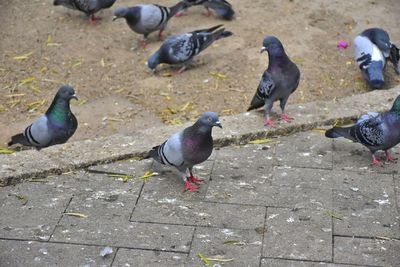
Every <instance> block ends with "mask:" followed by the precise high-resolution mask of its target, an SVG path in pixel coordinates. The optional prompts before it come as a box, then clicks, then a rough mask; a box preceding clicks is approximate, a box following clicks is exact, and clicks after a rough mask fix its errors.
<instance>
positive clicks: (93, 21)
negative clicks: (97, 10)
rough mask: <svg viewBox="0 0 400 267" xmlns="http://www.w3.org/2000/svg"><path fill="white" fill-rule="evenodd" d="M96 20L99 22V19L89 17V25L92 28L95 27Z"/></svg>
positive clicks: (92, 16) (93, 16)
mask: <svg viewBox="0 0 400 267" xmlns="http://www.w3.org/2000/svg"><path fill="white" fill-rule="evenodd" d="M98 20H101V18H98V17H95V15H94V14H93V15H91V16H90V19H89V23H90V24H91V25H93V26H96V25H97V21H98Z"/></svg>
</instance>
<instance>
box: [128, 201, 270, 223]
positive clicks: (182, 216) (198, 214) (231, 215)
mask: <svg viewBox="0 0 400 267" xmlns="http://www.w3.org/2000/svg"><path fill="white" fill-rule="evenodd" d="M144 198H145V196H144V197H143V199H141V200H140V201H139V203H138V205H137V207H136V208H135V211H134V212H133V214H132V219H131V220H132V221H138V222H159V223H166V224H179V225H196V226H210V227H224V228H234V229H235V228H236V229H254V228H257V227H261V226H263V225H264V217H265V212H266V208H265V207H259V206H245V205H233V204H220V203H209V202H200V201H180V200H176V199H168V198H165V199H159V200H144Z"/></svg>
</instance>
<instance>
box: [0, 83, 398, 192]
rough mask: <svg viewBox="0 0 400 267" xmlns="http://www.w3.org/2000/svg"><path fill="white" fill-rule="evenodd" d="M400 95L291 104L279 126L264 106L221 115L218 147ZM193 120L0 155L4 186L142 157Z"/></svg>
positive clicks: (347, 115) (324, 121)
mask: <svg viewBox="0 0 400 267" xmlns="http://www.w3.org/2000/svg"><path fill="white" fill-rule="evenodd" d="M399 94H400V86H397V87H395V88H393V89H390V90H384V91H379V90H375V91H371V92H368V93H365V94H361V95H355V96H350V97H345V98H342V99H338V100H337V101H316V102H309V103H304V104H295V105H290V104H289V105H288V108H287V113H288V114H290V116H292V117H294V118H295V120H294V121H293V122H292V123H290V124H288V123H279V124H278V126H277V127H274V128H267V127H265V126H264V124H263V120H264V119H263V112H262V111H257V112H250V113H243V114H238V115H234V116H227V117H221V122H222V125H223V127H224V129H222V130H220V129H214V131H213V137H214V140H215V143H216V145H217V146H227V145H229V144H245V143H247V142H248V141H250V140H254V139H261V138H266V137H272V136H278V135H288V134H292V133H295V132H299V131H305V130H310V129H313V128H315V127H318V126H323V125H329V124H332V123H333V122H334V121H336V120H350V119H354V118H357V117H359V116H360V115H361V114H363V113H366V112H368V111H379V112H380V111H384V110H387V109H389V108H390V107H391V106H392V104H393V101H394V99H395V98H396V97H397V96H398V95H399ZM190 124H191V123H186V124H184V125H177V126H165V127H161V128H149V129H145V130H139V131H137V132H134V133H132V135H130V136H124V135H119V134H117V135H112V136H109V137H105V138H98V139H94V140H83V141H76V142H70V143H67V144H64V145H58V146H53V147H49V148H46V149H43V150H41V151H36V150H26V151H21V152H18V153H14V154H10V155H0V186H7V185H12V184H16V183H18V182H21V181H23V180H25V179H28V178H36V177H42V176H46V175H49V174H54V173H62V172H67V171H71V170H74V169H79V168H85V167H88V166H91V165H97V164H101V163H107V162H112V161H117V160H122V159H127V158H131V157H134V156H139V157H140V156H143V155H144V154H145V153H146V152H147V151H148V150H149V149H150V148H151V147H153V146H155V145H158V144H160V143H161V142H163V141H164V140H165V139H166V138H168V137H169V136H170V135H171V134H172V133H175V132H176V131H179V130H181V129H183V128H185V127H187V126H188V125H190Z"/></svg>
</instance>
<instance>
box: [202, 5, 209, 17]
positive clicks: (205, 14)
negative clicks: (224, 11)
mask: <svg viewBox="0 0 400 267" xmlns="http://www.w3.org/2000/svg"><path fill="white" fill-rule="evenodd" d="M203 15H204V16H206V17H209V16H211V11H210V9H209V8H208V7H206V11H205V12H204V13H203Z"/></svg>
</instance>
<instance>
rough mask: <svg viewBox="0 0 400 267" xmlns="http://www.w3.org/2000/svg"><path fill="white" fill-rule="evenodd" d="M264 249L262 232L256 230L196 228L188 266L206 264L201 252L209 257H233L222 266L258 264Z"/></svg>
mask: <svg viewBox="0 0 400 267" xmlns="http://www.w3.org/2000/svg"><path fill="white" fill-rule="evenodd" d="M261 250H262V233H257V232H256V231H255V230H233V229H220V228H219V229H217V228H213V229H208V228H202V227H198V228H196V231H195V234H194V239H193V243H192V248H191V252H190V255H189V260H188V263H187V264H186V266H204V262H203V261H202V260H201V259H200V257H199V256H198V254H199V253H201V254H202V255H204V256H205V257H207V258H222V259H232V261H229V262H226V263H220V262H212V264H220V265H222V266H258V265H259V264H260V258H261Z"/></svg>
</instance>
